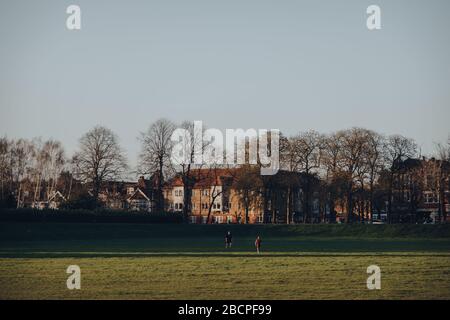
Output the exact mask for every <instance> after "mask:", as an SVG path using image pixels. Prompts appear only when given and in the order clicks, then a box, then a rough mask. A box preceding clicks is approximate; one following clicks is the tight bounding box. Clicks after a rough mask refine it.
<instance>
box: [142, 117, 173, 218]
mask: <svg viewBox="0 0 450 320" xmlns="http://www.w3.org/2000/svg"><path fill="white" fill-rule="evenodd" d="M174 129H175V126H174V124H173V123H172V122H171V121H169V120H167V119H159V120H157V121H156V122H154V123H153V124H151V125H150V127H149V128H148V130H147V131H146V132H144V133H141V137H140V141H141V144H142V150H141V154H140V161H139V171H140V172H141V173H142V174H150V175H153V176H154V177H155V178H156V179H157V181H156V183H157V188H156V196H155V198H156V210H157V211H163V210H164V194H163V184H164V179H165V172H166V171H167V170H168V168H170V156H171V152H172V142H171V137H172V133H173V131H174Z"/></svg>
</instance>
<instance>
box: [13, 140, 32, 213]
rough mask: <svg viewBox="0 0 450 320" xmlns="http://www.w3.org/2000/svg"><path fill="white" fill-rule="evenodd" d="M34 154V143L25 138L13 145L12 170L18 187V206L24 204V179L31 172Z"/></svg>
mask: <svg viewBox="0 0 450 320" xmlns="http://www.w3.org/2000/svg"><path fill="white" fill-rule="evenodd" d="M33 155H34V146H33V144H32V143H31V142H30V141H28V140H25V139H19V140H17V141H15V142H14V143H13V144H12V147H11V169H12V170H11V171H12V181H13V182H14V184H15V185H16V186H18V187H17V208H19V207H21V206H22V205H23V193H22V191H23V190H22V188H23V180H24V178H25V177H26V176H28V175H29V174H30V170H31V164H32V158H33Z"/></svg>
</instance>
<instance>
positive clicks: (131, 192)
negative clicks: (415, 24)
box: [127, 187, 134, 195]
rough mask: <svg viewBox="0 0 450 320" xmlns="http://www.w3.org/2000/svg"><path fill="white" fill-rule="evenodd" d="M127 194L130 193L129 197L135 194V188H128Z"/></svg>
mask: <svg viewBox="0 0 450 320" xmlns="http://www.w3.org/2000/svg"><path fill="white" fill-rule="evenodd" d="M127 193H128V194H129V195H131V194H133V193H134V187H128V188H127Z"/></svg>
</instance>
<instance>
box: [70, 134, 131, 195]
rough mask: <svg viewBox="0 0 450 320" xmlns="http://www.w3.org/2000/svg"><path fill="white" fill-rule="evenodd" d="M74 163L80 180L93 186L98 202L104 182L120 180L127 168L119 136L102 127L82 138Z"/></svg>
mask: <svg viewBox="0 0 450 320" xmlns="http://www.w3.org/2000/svg"><path fill="white" fill-rule="evenodd" d="M73 162H74V164H76V167H77V173H78V174H79V177H80V179H82V180H83V181H85V182H88V183H90V184H91V185H92V195H93V197H94V199H96V200H97V199H98V195H99V192H100V189H101V186H102V184H103V182H104V181H105V180H108V179H116V178H118V177H119V176H120V175H121V174H122V173H123V172H124V170H125V169H126V168H127V164H126V158H125V155H124V152H123V151H122V149H121V147H120V146H119V143H118V139H117V136H116V135H115V134H114V133H113V132H112V131H111V130H109V129H107V128H105V127H100V126H97V127H95V128H94V129H92V130H91V131H89V132H87V133H86V134H85V135H83V136H82V137H81V139H80V143H79V151H78V152H76V153H75V155H74V157H73Z"/></svg>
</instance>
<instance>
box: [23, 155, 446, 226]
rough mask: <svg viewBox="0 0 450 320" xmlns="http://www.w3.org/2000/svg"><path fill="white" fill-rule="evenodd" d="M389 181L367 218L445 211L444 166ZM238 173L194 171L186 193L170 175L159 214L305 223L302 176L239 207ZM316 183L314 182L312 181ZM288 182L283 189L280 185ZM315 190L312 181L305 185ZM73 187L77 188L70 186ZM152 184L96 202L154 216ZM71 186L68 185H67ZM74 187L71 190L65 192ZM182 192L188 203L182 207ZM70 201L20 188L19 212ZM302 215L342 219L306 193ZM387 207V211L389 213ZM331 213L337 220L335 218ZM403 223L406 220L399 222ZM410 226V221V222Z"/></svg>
mask: <svg viewBox="0 0 450 320" xmlns="http://www.w3.org/2000/svg"><path fill="white" fill-rule="evenodd" d="M397 166H398V168H396V170H395V175H394V176H393V180H392V183H393V192H392V195H390V197H391V199H392V201H391V202H389V201H386V200H383V201H384V202H385V203H384V204H382V205H381V206H380V207H381V208H379V209H378V210H377V211H376V212H371V211H370V212H368V214H367V215H366V217H367V216H370V218H372V215H373V216H374V217H375V218H376V219H380V220H382V219H384V218H385V217H386V212H388V211H389V212H396V213H402V212H403V213H405V214H403V215H402V216H403V217H405V216H406V217H407V216H408V215H417V213H420V214H423V215H426V216H430V217H436V216H440V213H442V212H449V211H450V202H449V199H450V191H449V189H450V188H449V172H450V164H449V163H448V162H442V161H439V160H435V159H430V160H427V159H408V160H406V161H403V162H401V163H398V164H397ZM238 174H239V168H233V169H214V170H211V169H198V170H193V171H192V172H191V175H192V177H194V179H193V183H192V185H191V187H190V188H189V190H187V189H186V188H185V186H184V183H183V177H182V176H181V175H175V176H174V177H173V178H172V179H170V180H169V181H167V182H166V183H164V185H163V199H164V211H166V212H183V209H184V205H185V203H188V204H189V206H190V207H189V210H187V211H188V212H189V221H190V222H191V223H241V222H244V221H246V220H247V219H248V220H247V222H248V223H268V222H275V223H286V222H289V223H291V222H294V223H295V222H300V221H304V219H305V208H306V207H305V203H304V201H305V197H304V195H305V194H304V192H305V188H304V186H305V181H306V180H305V179H307V178H308V177H306V176H305V175H304V174H302V173H296V172H288V171H279V172H278V173H277V175H275V176H271V177H269V178H267V179H270V180H267V181H266V182H264V181H263V183H266V184H270V186H269V187H267V185H266V186H265V187H266V188H263V187H261V188H259V189H261V190H262V189H263V190H264V191H262V192H261V191H260V190H258V191H255V190H251V188H250V190H249V191H248V192H250V193H251V194H250V196H249V198H251V203H249V202H248V201H247V202H246V201H244V200H245V199H243V194H242V190H238V189H237V188H236V184H235V182H236V179H237V176H238ZM317 180H318V179H317ZM287 181H288V183H286V182H287ZM308 183H309V184H313V185H314V184H317V183H318V181H309V182H308ZM75 184H78V185H80V184H79V182H76V183H75ZM157 184H158V181H157V178H155V176H152V177H150V178H149V179H145V178H144V177H143V176H141V177H140V178H139V179H138V181H137V182H124V181H107V182H105V183H104V185H103V187H102V189H101V192H100V193H99V196H98V197H99V199H98V200H99V201H100V202H101V203H102V204H103V206H104V207H105V208H109V209H117V210H133V211H140V212H143V213H152V212H155V211H156V208H157V207H158V206H157V199H158V197H157V192H156V189H157ZM71 185H72V183H71ZM74 188H75V187H74V186H72V187H71V189H74ZM186 192H189V193H190V201H187V202H186V201H185V196H186ZM69 194H70V191H69ZM68 198H70V196H69V195H68V194H67V190H58V189H57V188H56V189H55V190H53V191H52V192H51V193H47V194H46V200H44V201H42V200H35V199H36V195H35V194H34V197H33V192H32V190H29V191H27V189H26V188H24V191H23V193H22V202H21V205H20V206H22V207H34V208H40V209H42V208H52V209H57V208H59V207H60V206H61V205H62V204H63V203H64V202H66V201H67V200H68ZM384 199H385V198H384ZM308 202H309V203H308V206H307V210H308V213H309V216H308V221H309V222H319V221H321V222H333V221H336V219H337V220H339V219H340V218H341V217H343V216H345V212H344V211H343V210H342V208H344V207H345V205H344V206H342V205H341V206H339V205H338V204H336V203H335V204H333V205H334V207H331V205H330V202H328V201H326V200H325V201H324V199H323V194H321V193H320V192H319V191H317V190H316V189H313V190H311V194H310V198H309V199H308ZM389 205H390V206H392V207H393V208H389ZM336 213H337V216H336ZM405 221H406V220H405ZM410 221H413V220H410Z"/></svg>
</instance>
